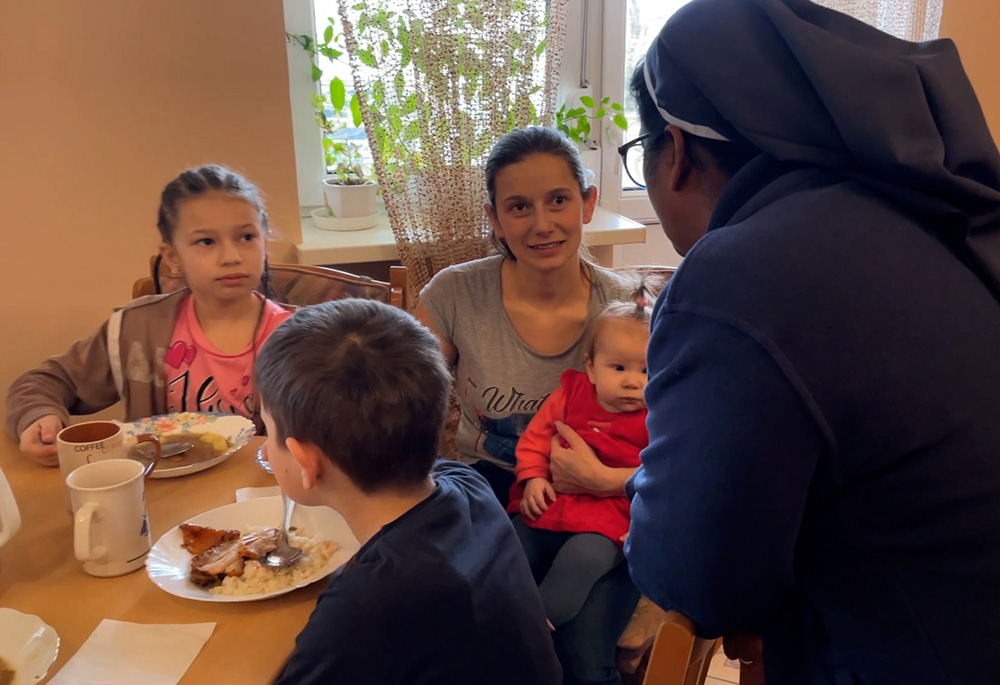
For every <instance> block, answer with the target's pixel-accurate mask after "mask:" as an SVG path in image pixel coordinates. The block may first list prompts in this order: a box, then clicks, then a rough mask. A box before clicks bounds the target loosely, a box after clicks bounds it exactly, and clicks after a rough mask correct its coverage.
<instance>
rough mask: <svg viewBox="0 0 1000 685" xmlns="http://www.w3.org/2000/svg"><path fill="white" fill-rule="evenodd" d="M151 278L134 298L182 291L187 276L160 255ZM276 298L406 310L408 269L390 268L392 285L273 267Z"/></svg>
mask: <svg viewBox="0 0 1000 685" xmlns="http://www.w3.org/2000/svg"><path fill="white" fill-rule="evenodd" d="M149 270H150V275H149V276H147V277H146V278H140V279H139V280H137V281H136V282H135V283H134V284H133V285H132V298H133V299H134V298H136V297H142V296H143V295H156V294H160V293H170V292H174V291H175V290H179V289H180V288H183V287H184V285H185V283H184V277H183V276H180V275H177V274H173V273H171V272H170V271H169V270H167V269H166V268H165V267H164V266H163V265H162V262H161V260H160V259H159V258H158V257H157V256H153V257H151V258H150V260H149ZM268 272H269V273H270V275H271V286H272V288H273V289H274V299H275V300H276V301H278V302H282V303H284V304H293V305H296V306H299V307H303V306H306V305H310V304H318V303H320V302H327V301H330V300H339V299H342V298H345V297H361V298H365V299H369V300H378V301H380V302H385V303H386V304H390V305H392V306H394V307H399V308H400V309H403V310H404V311H405V310H406V308H407V305H408V297H407V295H408V289H407V282H406V267H405V266H393V267H390V269H389V282H388V283H386V282H385V281H376V280H375V279H373V278H369V277H367V276H356V275H354V274H351V273H347V272H346V271H338V270H337V269H328V268H326V267H322V266H309V265H306V264H271V265H270V267H269V268H268Z"/></svg>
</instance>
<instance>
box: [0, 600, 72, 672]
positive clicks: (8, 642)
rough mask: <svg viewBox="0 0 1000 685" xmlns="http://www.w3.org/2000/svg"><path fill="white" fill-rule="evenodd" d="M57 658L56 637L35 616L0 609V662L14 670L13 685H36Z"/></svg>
mask: <svg viewBox="0 0 1000 685" xmlns="http://www.w3.org/2000/svg"><path fill="white" fill-rule="evenodd" d="M58 654H59V636H58V635H57V634H56V631H55V630H53V629H52V626H50V625H47V624H46V623H45V621H43V620H42V619H40V618H38V617H37V616H31V615H29V614H22V613H21V612H20V611H15V610H14V609H0V658H2V659H3V660H4V661H5V662H7V664H9V665H10V667H11V668H13V669H14V685H31V683H37V682H38V681H39V680H41V679H42V678H44V677H45V674H46V673H48V672H49V668H51V667H52V664H53V663H55V660H56V656H57V655H58Z"/></svg>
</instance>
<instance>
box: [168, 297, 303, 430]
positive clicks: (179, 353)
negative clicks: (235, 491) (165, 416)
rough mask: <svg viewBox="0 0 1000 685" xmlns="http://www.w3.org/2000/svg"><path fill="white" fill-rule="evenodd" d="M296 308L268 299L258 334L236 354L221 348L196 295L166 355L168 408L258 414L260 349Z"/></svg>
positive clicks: (183, 307) (188, 301) (183, 313)
mask: <svg viewBox="0 0 1000 685" xmlns="http://www.w3.org/2000/svg"><path fill="white" fill-rule="evenodd" d="M291 315H292V313H291V312H290V311H288V310H287V309H284V308H283V307H281V306H279V305H278V304H276V303H274V302H272V301H270V300H267V301H265V303H264V312H263V316H262V318H261V322H260V326H259V327H258V329H257V339H256V340H255V341H254V342H253V343H252V344H250V345H247V347H246V349H244V350H242V351H240V352H238V353H236V354H223V353H221V352H219V350H217V349H216V348H215V346H214V345H212V343H211V342H209V340H208V338H206V337H205V333H204V332H203V331H202V329H201V325H200V324H199V323H198V317H197V316H196V315H195V311H194V298H193V297H191V296H188V297H187V298H186V299H185V301H184V302H183V303H182V304H181V310H180V313H179V314H178V316H177V323H176V324H175V325H174V334H173V336H172V337H171V339H170V346H169V347H167V353H166V356H165V357H164V359H163V371H164V378H165V379H166V383H167V411H169V412H171V413H173V412H182V411H211V412H222V413H226V414H240V415H242V416H246V417H248V418H249V417H251V416H252V414H253V409H254V407H253V396H254V395H253V363H254V360H255V357H256V352H259V351H260V348H261V345H263V344H264V341H265V340H267V336H269V335H271V333H272V332H273V331H274V329H275V328H277V327H278V326H279V325H281V323H282V322H283V321H284V320H285V319H287V318H288V317H289V316H291Z"/></svg>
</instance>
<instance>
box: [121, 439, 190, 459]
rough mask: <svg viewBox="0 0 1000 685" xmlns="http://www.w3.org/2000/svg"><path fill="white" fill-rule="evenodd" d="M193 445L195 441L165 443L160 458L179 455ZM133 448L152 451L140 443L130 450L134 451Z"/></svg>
mask: <svg viewBox="0 0 1000 685" xmlns="http://www.w3.org/2000/svg"><path fill="white" fill-rule="evenodd" d="M192 447H194V443H193V442H171V443H169V444H167V445H163V446H162V447H161V450H162V452H161V454H160V459H166V458H167V457H176V456H178V455H181V454H184V453H185V452H187V451H188V450H189V449H191V448H192ZM133 450H137V451H140V452H149V451H151V450H147V449H146V448H145V447H144V446H140V445H135V446H133V447H132V450H130V452H131V451H133Z"/></svg>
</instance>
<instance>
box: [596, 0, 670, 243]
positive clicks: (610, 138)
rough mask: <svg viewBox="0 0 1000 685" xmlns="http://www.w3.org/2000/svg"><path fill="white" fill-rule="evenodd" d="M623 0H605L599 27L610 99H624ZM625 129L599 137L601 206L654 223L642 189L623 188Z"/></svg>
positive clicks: (603, 80) (604, 78)
mask: <svg viewBox="0 0 1000 685" xmlns="http://www.w3.org/2000/svg"><path fill="white" fill-rule="evenodd" d="M626 14H627V10H626V7H625V4H624V3H623V2H620V1H619V0H605V2H604V13H603V15H604V16H603V19H604V21H603V31H602V34H601V36H600V43H601V44H600V46H599V48H598V49H600V51H601V56H602V59H601V90H602V92H603V93H604V94H605V95H609V96H611V98H612V99H613V100H620V101H621V102H624V100H625V23H626V22H625V18H626ZM626 142H628V141H626V140H625V131H622V130H621V129H619V128H617V127H614V126H612V127H609V129H608V134H607V135H605V136H603V139H602V141H601V145H602V147H604V150H603V152H604V154H602V155H601V173H600V180H599V187H600V188H601V206H602V207H604V208H605V209H607V210H609V211H611V212H615V213H616V214H621V215H622V216H625V217H628V218H629V219H632V220H633V221H638V222H640V223H644V224H654V223H657V221H658V220H657V218H656V213H655V212H654V211H653V206H652V204H650V202H649V197H648V196H647V195H646V191H645V190H642V189H635V190H623V189H622V175H623V174H624V173H625V170H624V169H623V168H622V162H621V158H620V157H619V156H618V146H619V145H622V144H624V143H626Z"/></svg>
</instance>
